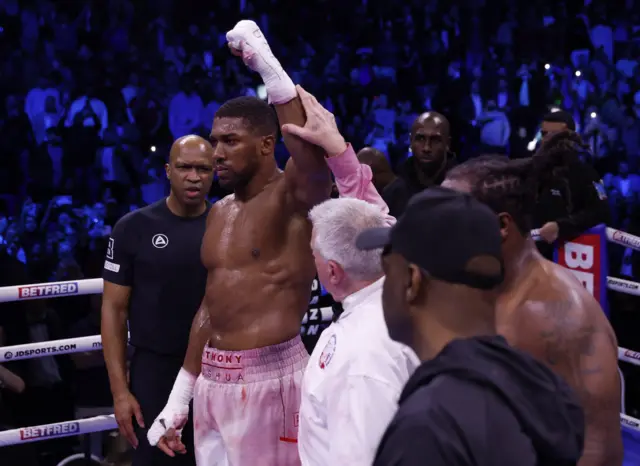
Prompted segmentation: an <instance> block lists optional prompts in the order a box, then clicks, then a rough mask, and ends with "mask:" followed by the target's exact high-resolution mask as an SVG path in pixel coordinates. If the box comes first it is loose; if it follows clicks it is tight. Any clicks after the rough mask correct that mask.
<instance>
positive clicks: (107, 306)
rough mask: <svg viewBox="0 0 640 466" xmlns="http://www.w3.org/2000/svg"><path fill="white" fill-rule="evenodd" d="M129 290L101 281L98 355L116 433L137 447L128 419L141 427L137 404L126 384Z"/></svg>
mask: <svg viewBox="0 0 640 466" xmlns="http://www.w3.org/2000/svg"><path fill="white" fill-rule="evenodd" d="M130 294H131V287H129V286H122V285H116V284H115V283H111V282H109V281H107V280H105V281H104V291H103V294H102V329H101V333H102V351H103V353H104V360H105V363H106V365H107V371H108V372H109V383H110V385H111V393H112V394H113V405H114V410H115V415H116V421H117V422H118V426H119V427H120V433H121V434H122V435H124V437H125V438H126V439H127V440H128V441H129V443H130V444H131V445H132V446H133V447H134V448H137V447H138V438H137V437H136V434H135V431H134V428H133V421H132V418H133V417H134V416H135V418H136V421H137V422H138V425H139V426H140V427H144V419H143V418H142V410H141V409H140V404H138V400H136V398H135V397H134V396H133V394H132V393H131V391H130V390H129V383H128V381H127V314H128V307H129V296H130Z"/></svg>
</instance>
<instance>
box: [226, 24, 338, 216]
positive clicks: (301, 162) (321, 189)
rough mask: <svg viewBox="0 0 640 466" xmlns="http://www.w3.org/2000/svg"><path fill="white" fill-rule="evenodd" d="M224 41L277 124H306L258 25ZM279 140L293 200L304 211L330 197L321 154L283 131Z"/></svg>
mask: <svg viewBox="0 0 640 466" xmlns="http://www.w3.org/2000/svg"><path fill="white" fill-rule="evenodd" d="M227 41H228V42H229V47H230V49H231V51H232V52H233V53H234V54H235V55H238V56H241V57H242V60H243V61H244V63H245V64H246V65H247V66H248V67H249V68H250V69H251V70H253V71H255V72H257V73H259V74H260V76H261V78H262V80H263V82H264V84H265V87H266V89H267V95H268V97H269V101H270V102H271V103H272V104H273V105H274V106H275V109H276V112H277V114H278V120H279V122H280V124H281V125H284V126H286V125H295V126H304V125H305V124H306V122H307V115H306V114H305V107H304V105H303V102H302V101H301V98H302V99H304V96H303V95H300V96H299V95H298V92H296V87H295V86H294V84H293V81H292V80H291V78H290V77H289V76H288V75H287V73H286V72H285V71H284V69H283V68H282V65H281V64H280V62H279V61H278V59H277V58H276V57H275V56H274V55H273V53H272V52H271V48H270V47H269V44H268V43H267V40H266V38H265V37H264V35H263V34H262V31H261V30H260V28H259V27H258V25H257V24H256V23H255V22H253V21H247V20H243V21H240V22H238V24H236V26H235V27H234V28H233V29H232V30H231V31H229V32H228V33H227ZM283 137H284V143H285V145H286V147H287V150H288V151H289V154H290V155H291V158H290V159H289V161H288V162H287V166H286V168H285V180H286V183H287V188H288V191H289V192H290V194H291V196H292V197H293V199H294V200H295V201H296V202H297V203H298V204H299V205H300V206H301V207H302V208H306V209H308V208H310V207H312V206H314V205H315V204H318V203H319V202H322V201H324V200H326V199H328V198H329V196H330V194H331V174H330V172H329V168H328V167H327V164H326V162H325V160H324V156H325V153H324V151H323V150H322V149H321V148H319V147H318V146H316V145H313V144H309V143H308V142H307V141H305V140H303V139H301V138H299V137H297V136H296V135H295V134H292V133H288V132H286V131H284V129H283Z"/></svg>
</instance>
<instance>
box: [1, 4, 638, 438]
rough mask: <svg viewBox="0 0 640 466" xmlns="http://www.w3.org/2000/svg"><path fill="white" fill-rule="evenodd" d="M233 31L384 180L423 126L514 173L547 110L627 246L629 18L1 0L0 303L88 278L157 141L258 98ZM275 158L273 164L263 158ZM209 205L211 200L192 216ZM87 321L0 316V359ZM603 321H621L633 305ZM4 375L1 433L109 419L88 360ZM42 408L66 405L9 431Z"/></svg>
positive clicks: (534, 10) (630, 12)
mask: <svg viewBox="0 0 640 466" xmlns="http://www.w3.org/2000/svg"><path fill="white" fill-rule="evenodd" d="M247 17H250V18H253V19H254V20H256V22H257V23H259V25H260V27H261V29H262V30H263V31H264V32H265V34H266V35H267V37H268V38H269V42H270V44H271V46H272V49H273V51H274V54H275V55H276V56H277V57H278V58H279V59H280V60H281V62H282V64H283V66H284V67H285V69H287V70H288V72H289V74H290V75H291V77H292V79H293V80H294V82H296V83H300V84H302V85H303V86H304V87H305V88H306V89H307V90H309V91H310V92H312V93H313V94H314V95H316V96H317V98H318V100H319V101H320V102H321V103H322V104H323V105H324V106H325V107H326V108H328V109H329V110H330V111H332V112H333V113H334V114H335V115H336V118H337V121H338V125H339V127H340V128H341V129H342V131H343V133H344V134H345V137H346V138H347V139H348V140H349V141H350V142H351V143H352V144H353V145H354V147H356V148H358V149H359V148H362V147H364V146H371V147H374V148H377V149H379V150H381V151H382V152H384V153H385V154H386V155H387V158H388V160H389V162H390V163H391V165H392V167H398V166H399V165H400V164H401V163H402V162H403V161H404V160H405V159H406V158H407V157H409V156H410V155H411V154H410V153H409V151H408V148H409V130H410V126H411V124H412V123H413V121H414V119H415V117H416V116H417V115H418V114H419V113H421V112H422V111H424V110H427V109H433V110H437V111H439V112H441V113H443V114H445V115H446V116H447V117H448V118H449V120H450V122H451V134H452V147H451V149H452V150H453V151H454V152H456V153H457V155H458V158H459V159H460V160H466V159H468V158H470V157H473V156H476V155H479V154H482V153H487V152H490V153H504V154H508V155H509V156H510V157H527V156H530V155H531V150H532V149H533V147H534V146H535V144H536V140H537V139H538V138H539V134H538V125H539V123H540V119H541V117H542V115H543V114H545V113H547V112H548V111H550V109H551V108H553V107H557V108H562V109H564V110H567V111H568V112H570V113H571V114H572V115H573V116H574V119H575V121H576V123H577V126H578V131H579V132H580V134H581V135H582V137H583V139H584V141H585V142H587V143H588V144H589V147H590V148H591V151H590V160H587V162H588V163H592V164H593V165H594V166H595V168H596V169H597V170H598V171H599V173H600V174H601V175H602V178H603V181H604V184H605V186H606V188H607V194H608V198H609V202H610V204H611V207H612V217H613V218H612V224H611V225H610V226H614V227H617V228H621V229H624V230H626V231H629V232H631V233H635V234H638V233H640V215H639V214H638V209H639V208H640V176H639V175H638V173H639V171H640V66H638V59H639V57H640V9H638V8H637V5H635V2H634V1H633V0H626V1H620V2H595V1H589V0H585V1H584V2H568V1H559V2H551V1H536V2H519V1H516V0H465V1H460V2H445V1H442V0H439V1H438V0H432V1H428V2H425V1H421V0H403V1H402V2H389V1H387V0H347V1H345V0H340V1H338V0H324V1H317V2H299V1H296V0H240V1H237V0H216V1H215V2H210V1H209V2H205V1H197V0H182V1H181V2H174V1H172V0H147V1H143V0H140V1H137V0H136V1H135V2H134V1H133V0H108V1H107V0H104V1H102V0H95V1H91V0H88V1H84V2H55V1H52V0H20V1H18V0H3V1H2V2H0V50H1V52H2V55H1V56H2V57H3V58H2V60H1V61H0V97H1V99H2V102H3V103H4V106H3V107H2V108H1V109H0V131H1V133H0V134H2V138H0V251H1V252H0V262H1V263H0V278H1V279H2V283H0V284H1V285H10V284H24V283H37V282H44V281H50V280H73V279H80V278H93V277H98V276H100V274H101V268H102V263H103V259H104V251H105V248H106V244H105V243H106V238H107V237H108V235H109V233H110V230H111V226H112V225H114V223H115V221H116V220H117V219H118V218H119V217H120V216H122V215H123V214H124V213H126V212H128V211H130V210H132V209H135V208H138V207H141V206H143V205H146V204H149V203H151V202H154V201H156V200H158V199H161V198H162V197H163V196H165V195H166V194H167V192H168V185H167V180H166V177H165V176H164V173H163V164H164V163H165V161H166V158H167V154H168V150H169V147H170V145H171V143H172V141H173V140H175V139H176V138H178V137H180V136H183V135H185V134H190V133H196V134H200V135H203V136H206V135H207V134H208V132H209V130H210V127H211V123H212V120H213V115H214V113H215V112H216V110H217V108H218V107H219V106H220V105H221V104H222V103H223V102H224V101H225V100H226V99H229V98H232V97H235V96H239V95H255V96H259V97H262V98H264V97H265V96H264V89H263V88H262V87H261V86H260V85H259V84H260V81H259V78H258V76H257V75H252V74H251V73H250V72H249V71H248V70H247V69H246V68H245V67H244V65H243V64H242V63H241V62H240V61H239V60H238V59H237V58H236V57H233V56H232V55H231V54H230V53H229V51H228V49H227V47H226V39H225V32H226V31H227V30H229V29H231V28H232V27H233V25H234V24H235V23H236V22H237V21H238V20H239V19H242V18H247ZM277 157H278V160H279V162H280V163H282V164H284V162H285V161H286V157H287V155H286V151H285V150H284V147H283V146H282V145H280V146H279V147H278V149H277ZM224 194H225V193H224V192H223V191H222V189H221V188H220V187H218V186H217V185H215V184H214V187H213V189H212V192H211V199H212V200H214V201H215V200H216V199H217V198H219V197H221V196H222V195H224ZM633 254H634V253H633V252H632V251H631V250H630V249H629V250H622V249H619V250H616V251H615V254H613V257H616V258H617V259H616V260H614V261H613V264H612V271H611V274H612V275H618V276H625V277H633V276H634V275H636V276H637V275H638V274H637V271H636V273H635V274H634V271H633V270H632V263H633V260H632V255H633ZM99 306H100V299H99V296H97V297H88V296H87V297H74V298H67V299H64V300H49V301H31V302H29V303H12V304H3V305H1V307H3V308H7V309H3V310H2V311H0V328H2V329H3V330H4V331H3V332H2V333H0V338H2V341H0V345H1V344H4V345H11V344H20V343H26V342H29V341H45V340H50V339H54V338H63V337H73V336H80V335H94V334H97V333H98V332H99V329H98V325H99ZM616 306H617V310H618V312H625V311H629V312H631V311H633V310H634V308H635V307H637V301H634V300H625V299H621V300H619V301H616ZM11 307H14V308H15V309H11ZM639 320H640V319H637V318H635V320H634V322H635V323H636V325H637V324H638V323H640V322H639ZM614 324H615V322H614ZM34 328H41V329H43V330H42V331H39V332H38V331H34ZM635 328H638V327H637V326H636V327H635ZM622 343H623V342H621V344H622ZM624 343H625V346H627V347H629V348H634V342H633V341H629V342H624ZM636 346H637V344H636ZM635 349H640V347H637V348H635ZM14 369H16V372H18V373H19V374H21V375H23V376H24V378H25V380H26V381H27V385H28V387H30V389H29V390H27V392H26V395H25V394H23V395H20V396H15V397H14V398H15V399H16V403H15V404H13V405H12V406H13V407H15V408H16V409H13V410H11V413H8V412H5V413H4V415H3V413H2V412H0V419H2V420H4V422H5V423H9V422H10V423H11V424H14V425H34V424H42V423H44V422H50V421H52V420H66V419H71V418H73V416H74V412H73V409H74V404H75V405H78V404H80V403H85V404H94V405H99V404H100V403H106V405H108V404H110V398H109V393H108V384H107V381H106V376H105V374H104V370H103V369H102V368H101V366H100V355H99V354H97V357H96V355H95V354H94V355H93V356H90V355H75V356H73V357H56V358H52V357H49V358H40V359H33V360H29V361H26V362H24V363H14ZM39 373H41V374H44V375H38V374H39ZM81 383H82V384H84V385H82V386H83V388H82V390H78V389H77V387H79V386H80V385H81ZM87 384H90V385H87ZM87 386H91V387H95V390H91V396H89V395H88V389H87V388H86V387H87ZM105 390H106V391H107V392H106V393H105ZM45 392H46V393H47V396H46V399H47V400H51V399H52V398H51V397H52V396H55V399H60V400H65V399H67V398H68V399H70V400H72V401H71V402H69V403H64V402H61V403H59V404H58V405H57V409H56V410H55V411H56V412H53V413H51V412H50V411H51V410H50V409H48V410H44V411H46V414H42V413H40V414H38V415H35V414H25V411H23V409H24V407H25V406H27V405H29V403H35V402H37V400H39V399H42V393H45ZM3 396H4V397H5V398H7V397H10V395H7V394H3ZM83 398H87V399H83ZM88 398H91V399H88ZM5 405H6V403H5ZM5 411H6V410H5ZM33 411H34V410H29V413H33ZM636 415H637V414H636ZM54 418H55V419H54ZM9 419H10V421H9ZM64 448H67V446H65V447H64Z"/></svg>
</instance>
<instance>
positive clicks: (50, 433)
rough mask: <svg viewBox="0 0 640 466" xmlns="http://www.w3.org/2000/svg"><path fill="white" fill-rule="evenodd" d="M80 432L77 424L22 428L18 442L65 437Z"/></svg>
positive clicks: (66, 423)
mask: <svg viewBox="0 0 640 466" xmlns="http://www.w3.org/2000/svg"><path fill="white" fill-rule="evenodd" d="M79 431H80V424H79V423H78V422H64V423H62V424H52V425H48V426H37V427H24V428H22V429H20V440H34V439H40V438H55V437H66V436H67V435H75V434H77V433H78V432H79Z"/></svg>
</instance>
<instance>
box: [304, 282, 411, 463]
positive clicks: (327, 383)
mask: <svg viewBox="0 0 640 466" xmlns="http://www.w3.org/2000/svg"><path fill="white" fill-rule="evenodd" d="M383 283H384V278H381V279H380V280H378V281H376V282H375V283H373V284H371V285H369V286H367V287H366V288H363V289H362V290H360V291H358V292H356V293H354V294H352V295H351V296H348V297H347V298H346V299H345V300H344V301H343V303H342V306H343V308H344V312H343V313H342V315H341V316H340V318H339V319H338V320H337V322H334V323H332V324H331V325H330V326H329V327H328V328H327V329H326V330H325V331H324V332H322V335H320V338H319V339H318V343H317V345H316V346H315V349H314V350H313V353H311V357H310V358H309V364H308V365H307V369H306V371H305V374H304V378H303V381H302V402H301V404H300V425H299V429H298V449H299V451H300V459H301V460H302V465H303V466H330V465H331V466H332V465H336V466H343V465H344V466H357V465H366V466H370V465H371V463H372V462H373V459H374V456H375V453H376V449H377V448H378V444H379V442H380V439H381V438H382V434H383V433H384V431H385V429H386V427H387V425H388V424H389V422H390V421H391V418H392V417H393V415H394V414H395V412H396V409H397V407H398V398H399V397H400V393H401V391H402V389H403V388H404V385H405V383H406V382H407V380H408V379H409V376H410V375H411V374H412V373H413V371H414V370H415V369H416V368H417V367H418V365H419V364H420V361H419V360H418V357H417V356H416V354H415V353H414V352H413V351H412V350H411V349H410V348H409V347H407V346H404V345H402V344H400V343H397V342H395V341H393V340H391V338H390V337H389V333H388V330H387V326H386V324H385V321H384V316H383V313H382V284H383Z"/></svg>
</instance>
